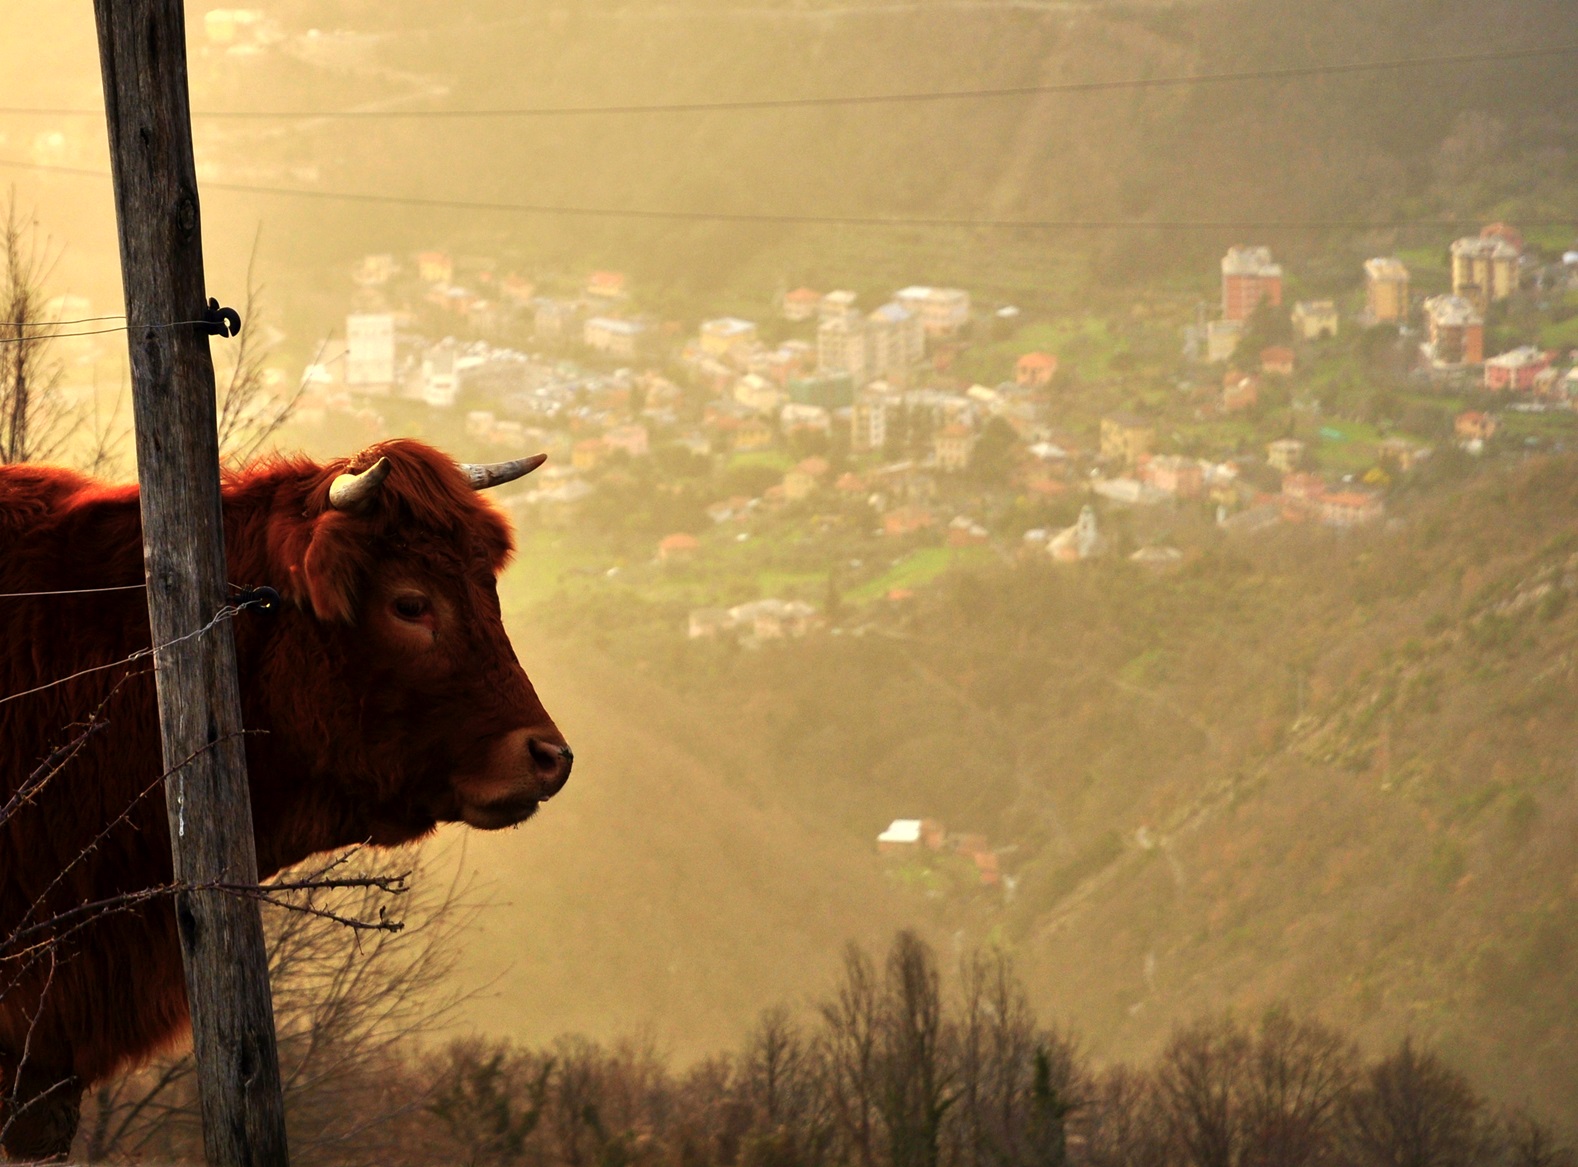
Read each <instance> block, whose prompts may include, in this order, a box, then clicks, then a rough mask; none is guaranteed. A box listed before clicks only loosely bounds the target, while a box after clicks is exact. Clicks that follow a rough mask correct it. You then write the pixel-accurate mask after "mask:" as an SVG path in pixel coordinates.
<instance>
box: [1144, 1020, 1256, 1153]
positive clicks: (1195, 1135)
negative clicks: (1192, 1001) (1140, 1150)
mask: <svg viewBox="0 0 1578 1167" xmlns="http://www.w3.org/2000/svg"><path fill="white" fill-rule="evenodd" d="M1249 1058H1250V1040H1249V1035H1248V1034H1247V1033H1245V1032H1244V1031H1243V1029H1242V1028H1240V1027H1239V1026H1238V1025H1237V1024H1236V1023H1235V1022H1233V1021H1232V1020H1231V1019H1228V1018H1215V1019H1210V1020H1205V1021H1199V1022H1196V1023H1195V1024H1193V1025H1190V1026H1188V1027H1187V1028H1184V1029H1181V1030H1179V1031H1178V1032H1176V1033H1174V1034H1173V1036H1172V1039H1171V1040H1170V1041H1169V1042H1168V1043H1167V1048H1166V1049H1165V1050H1163V1052H1162V1057H1161V1064H1160V1066H1159V1067H1158V1068H1157V1071H1156V1081H1157V1086H1158V1088H1159V1091H1160V1094H1161V1098H1162V1100H1163V1104H1164V1107H1165V1112H1166V1115H1167V1125H1168V1129H1169V1131H1170V1133H1171V1136H1172V1141H1173V1143H1174V1145H1175V1146H1176V1148H1177V1150H1178V1152H1179V1154H1180V1155H1181V1156H1182V1157H1183V1159H1184V1160H1185V1161H1186V1162H1188V1163H1190V1164H1192V1165H1193V1167H1239V1164H1240V1163H1241V1162H1242V1161H1243V1154H1244V1124H1243V1116H1242V1114H1241V1112H1240V1106H1239V1102H1240V1084H1241V1082H1242V1080H1243V1076H1244V1070H1245V1067H1246V1065H1247V1063H1248V1061H1249Z"/></svg>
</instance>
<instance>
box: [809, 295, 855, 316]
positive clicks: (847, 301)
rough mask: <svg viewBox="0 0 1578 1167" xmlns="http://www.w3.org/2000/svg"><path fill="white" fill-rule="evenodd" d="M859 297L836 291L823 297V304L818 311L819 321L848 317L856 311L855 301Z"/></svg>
mask: <svg viewBox="0 0 1578 1167" xmlns="http://www.w3.org/2000/svg"><path fill="white" fill-rule="evenodd" d="M857 298H858V297H857V296H856V295H855V293H854V292H849V291H843V290H840V291H836V292H829V293H828V294H827V295H825V296H823V297H822V303H821V305H820V307H819V308H818V309H817V318H818V319H819V320H831V319H833V318H834V317H838V316H847V315H849V314H850V313H851V312H853V311H854V310H855V300H856V299H857Z"/></svg>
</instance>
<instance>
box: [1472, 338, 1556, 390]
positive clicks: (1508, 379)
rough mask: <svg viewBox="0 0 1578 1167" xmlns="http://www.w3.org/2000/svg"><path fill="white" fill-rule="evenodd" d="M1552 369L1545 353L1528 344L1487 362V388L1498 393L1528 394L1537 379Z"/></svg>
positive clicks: (1487, 359) (1490, 358) (1488, 359)
mask: <svg viewBox="0 0 1578 1167" xmlns="http://www.w3.org/2000/svg"><path fill="white" fill-rule="evenodd" d="M1550 367H1551V359H1550V357H1548V356H1546V354H1545V353H1543V352H1541V351H1540V350H1539V349H1537V348H1535V347H1534V346H1533V345H1532V344H1526V345H1524V346H1523V347H1522V348H1515V349H1513V350H1512V351H1511V352H1506V353H1502V354H1501V355H1500V356H1496V357H1488V358H1486V360H1485V388H1486V389H1489V390H1492V391H1493V392H1497V393H1528V392H1531V391H1532V390H1533V389H1534V381H1535V378H1536V377H1538V376H1539V375H1540V374H1541V373H1543V372H1544V371H1545V370H1546V369H1548V368H1550Z"/></svg>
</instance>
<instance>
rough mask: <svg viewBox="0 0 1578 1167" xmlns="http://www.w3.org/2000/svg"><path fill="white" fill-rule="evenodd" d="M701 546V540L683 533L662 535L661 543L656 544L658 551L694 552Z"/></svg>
mask: <svg viewBox="0 0 1578 1167" xmlns="http://www.w3.org/2000/svg"><path fill="white" fill-rule="evenodd" d="M700 546H701V540H699V539H697V538H696V536H694V535H687V534H685V533H684V532H683V531H681V532H679V533H677V534H674V535H664V536H663V541H662V542H661V543H659V544H658V550H659V551H694V550H696V548H698V547H700Z"/></svg>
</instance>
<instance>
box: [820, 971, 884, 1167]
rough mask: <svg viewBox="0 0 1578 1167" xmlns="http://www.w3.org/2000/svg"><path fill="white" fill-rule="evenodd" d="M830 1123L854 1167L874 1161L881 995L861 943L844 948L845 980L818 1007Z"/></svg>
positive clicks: (861, 1166) (875, 1156)
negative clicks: (830, 1104)
mask: <svg viewBox="0 0 1578 1167" xmlns="http://www.w3.org/2000/svg"><path fill="white" fill-rule="evenodd" d="M821 1013H822V1022H823V1029H824V1032H825V1034H826V1041H827V1057H828V1089H829V1093H830V1095H831V1103H832V1109H833V1114H834V1121H835V1122H836V1123H837V1126H838V1129H839V1133H840V1137H841V1138H842V1140H843V1142H844V1145H845V1152H846V1157H847V1159H848V1160H849V1161H850V1162H851V1163H853V1164H854V1165H855V1167H874V1165H875V1163H876V1161H877V1145H876V1144H877V1136H878V1131H879V1119H878V1111H877V1093H878V1059H879V1056H880V1052H881V1050H880V1044H879V1043H880V1040H881V1032H882V994H881V989H880V987H879V986H878V983H877V973H876V969H875V968H873V967H872V964H871V958H870V957H868V956H867V955H866V954H865V952H864V951H863V950H862V949H861V948H860V946H859V945H857V944H853V943H851V944H850V945H848V946H847V947H846V948H845V949H844V976H843V980H842V982H841V983H840V984H839V986H838V989H837V991H836V992H835V994H834V996H833V998H832V1000H830V1001H827V1002H825V1003H824V1004H823V1005H822V1008H821Z"/></svg>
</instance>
